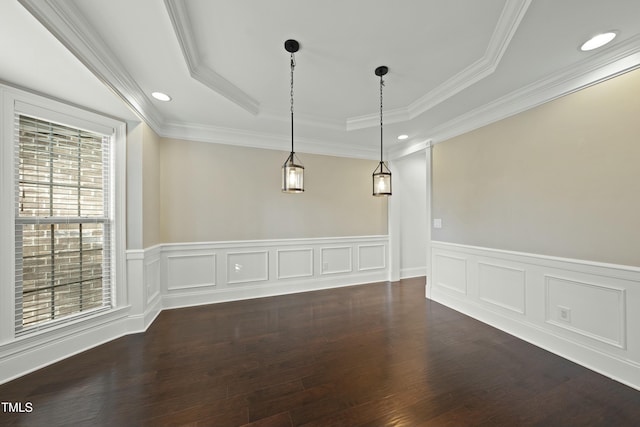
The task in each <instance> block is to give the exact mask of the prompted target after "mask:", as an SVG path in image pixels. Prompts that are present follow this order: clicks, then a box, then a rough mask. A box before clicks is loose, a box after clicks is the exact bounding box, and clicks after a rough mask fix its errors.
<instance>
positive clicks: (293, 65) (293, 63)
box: [291, 52, 296, 161]
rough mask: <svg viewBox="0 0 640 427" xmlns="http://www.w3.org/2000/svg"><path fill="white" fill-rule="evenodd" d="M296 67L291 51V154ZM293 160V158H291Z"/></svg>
mask: <svg viewBox="0 0 640 427" xmlns="http://www.w3.org/2000/svg"><path fill="white" fill-rule="evenodd" d="M295 67H296V58H295V57H294V56H293V52H291V154H293V69H294V68H295ZM291 160H292V161H293V159H291Z"/></svg>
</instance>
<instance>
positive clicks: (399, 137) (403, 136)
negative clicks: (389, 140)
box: [398, 135, 409, 141]
mask: <svg viewBox="0 0 640 427" xmlns="http://www.w3.org/2000/svg"><path fill="white" fill-rule="evenodd" d="M407 138H409V135H398V140H400V141H402V140H404V139H407Z"/></svg>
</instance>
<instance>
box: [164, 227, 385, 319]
mask: <svg viewBox="0 0 640 427" xmlns="http://www.w3.org/2000/svg"><path fill="white" fill-rule="evenodd" d="M388 246H389V243H388V236H364V237H336V238H312V239H278V240H255V241H234V242H211V243H188V244H186V243H185V244H182V243H181V244H164V245H161V249H160V271H161V274H160V289H161V296H162V307H163V308H174V307H184V306H190V305H199V304H210V303H215V302H223V301H232V300H239V299H248V298H258V297H264V296H272V295H282V294H287V293H294V292H306V291H312V290H318V289H326V288H332V287H339V286H349V285H355V284H363V283H373V282H380V281H385V280H388V278H389V270H388V268H387V265H389V263H388V261H387V259H388V256H389V255H388V252H389V251H388Z"/></svg>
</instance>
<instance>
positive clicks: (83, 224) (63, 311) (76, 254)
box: [15, 114, 113, 335]
mask: <svg viewBox="0 0 640 427" xmlns="http://www.w3.org/2000/svg"><path fill="white" fill-rule="evenodd" d="M15 117H16V121H15V135H16V143H15V148H16V150H15V160H16V198H15V218H16V220H15V230H16V239H15V242H16V247H15V253H16V305H15V322H16V324H15V330H16V335H21V334H24V333H28V332H32V331H34V330H38V329H42V328H47V327H50V326H53V325H57V324H59V323H62V322H68V321H71V320H75V319H76V318H78V317H79V316H84V315H87V314H92V313H95V312H96V311H99V310H106V309H109V308H111V306H112V301H111V300H112V298H111V288H112V266H111V260H112V258H113V256H112V246H113V245H112V228H113V227H112V218H113V215H112V213H111V212H112V209H111V206H110V204H111V203H110V200H111V198H110V188H111V187H112V185H111V176H110V175H111V166H110V165H111V161H110V151H111V150H110V141H111V137H110V136H107V135H100V134H97V133H92V132H88V131H85V130H81V129H74V128H72V127H68V126H63V125H60V124H57V123H52V122H48V121H45V120H40V119H36V118H33V117H29V116H25V115H22V114H16V116H15Z"/></svg>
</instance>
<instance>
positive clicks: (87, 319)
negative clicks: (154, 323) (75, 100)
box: [0, 84, 131, 383]
mask: <svg viewBox="0 0 640 427" xmlns="http://www.w3.org/2000/svg"><path fill="white" fill-rule="evenodd" d="M0 108H1V113H2V117H0V120H2V129H3V131H2V133H1V134H0V162H1V164H2V167H1V168H0V169H1V170H2V174H0V197H1V198H2V200H3V203H2V207H3V208H2V211H0V236H1V240H0V251H1V257H0V258H1V260H0V262H1V265H0V266H1V267H2V271H0V279H1V280H0V373H1V374H0V383H1V382H5V381H8V380H9V379H11V378H15V377H16V376H19V375H22V374H24V373H26V372H30V371H32V370H34V369H37V368H39V367H42V366H44V365H47V364H49V363H53V362H55V361H57V360H59V359H60V358H64V357H67V356H69V355H71V354H75V353H78V352H81V351H84V350H86V349H88V348H91V347H94V346H96V345H98V344H100V343H103V342H106V341H109V340H111V339H113V338H117V337H118V336H122V335H123V334H125V333H126V332H127V328H126V325H125V324H124V319H125V318H126V316H127V315H128V314H129V313H130V310H131V307H129V305H128V298H127V296H128V293H129V292H128V291H129V289H128V286H127V262H126V252H125V245H126V218H125V215H126V199H125V196H126V171H125V167H126V124H125V123H124V122H121V121H118V120H115V119H113V118H110V117H105V116H102V115H100V114H97V113H94V112H91V111H86V110H84V109H82V108H79V107H75V106H72V105H69V104H66V103H63V102H59V101H56V100H52V99H49V98H45V97H42V96H40V95H35V94H33V93H30V92H26V91H23V90H21V89H16V88H13V87H11V86H6V85H2V84H0ZM16 112H18V113H24V114H31V115H37V116H39V117H41V118H43V119H47V120H55V121H59V122H61V123H64V124H67V125H71V126H77V127H79V128H82V129H87V130H91V131H95V132H99V133H102V134H106V135H111V136H112V138H113V139H112V141H111V144H110V145H111V148H112V150H113V153H112V154H113V155H112V156H111V161H112V162H113V167H114V174H113V185H114V188H113V191H112V192H111V194H112V197H113V204H112V209H113V220H114V222H115V227H114V229H113V236H114V240H115V246H114V251H113V252H114V255H113V259H112V263H111V264H112V266H114V268H115V274H114V275H113V276H112V286H113V291H112V304H113V307H114V308H112V309H108V310H101V311H100V312H98V313H94V314H90V315H87V316H83V317H82V318H78V319H69V321H68V322H65V323H62V324H59V325H52V326H51V327H50V328H46V329H42V330H40V331H34V332H32V333H28V334H24V335H22V336H20V337H15V331H14V327H15V322H14V320H15V319H14V318H13V315H14V304H15V286H14V284H15V265H14V264H15V252H14V243H15V242H14V239H15V212H14V210H15V205H14V203H13V201H14V200H15V197H16V196H15V165H14V144H15V142H14V117H15V114H16ZM4 202H7V203H4Z"/></svg>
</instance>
